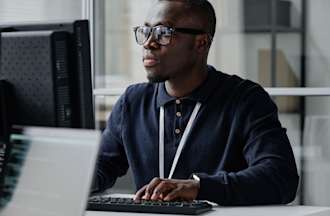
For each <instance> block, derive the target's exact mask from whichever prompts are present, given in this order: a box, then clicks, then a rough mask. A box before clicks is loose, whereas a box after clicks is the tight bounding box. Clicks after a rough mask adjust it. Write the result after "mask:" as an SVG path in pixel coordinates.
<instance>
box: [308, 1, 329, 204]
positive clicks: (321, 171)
mask: <svg viewBox="0 0 330 216" xmlns="http://www.w3.org/2000/svg"><path fill="white" fill-rule="evenodd" d="M329 9H330V1H329V0H313V1H311V0H310V1H309V5H308V20H307V24H308V35H307V73H306V79H307V85H308V86H313V87H329V86H330V45H329V43H330V42H329V38H330V28H329V27H328V24H327V20H329V19H330V14H329ZM315 104H317V106H315ZM306 111H307V116H308V117H307V119H306V125H305V128H306V129H305V131H306V134H305V141H306V143H305V146H306V148H305V166H306V169H305V170H306V173H305V189H306V197H305V198H306V204H309V205H327V206H329V205H330V197H329V193H330V183H329V179H330V167H329V163H330V142H329V138H330V137H329V132H330V118H329V115H330V102H329V97H323V98H315V97H310V98H307V100H306Z"/></svg>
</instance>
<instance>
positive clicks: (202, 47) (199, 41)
mask: <svg viewBox="0 0 330 216" xmlns="http://www.w3.org/2000/svg"><path fill="white" fill-rule="evenodd" d="M209 44H210V41H209V37H208V36H207V34H202V35H197V36H196V48H197V50H198V51H199V52H205V51H207V50H208V49H209V48H210V46H209Z"/></svg>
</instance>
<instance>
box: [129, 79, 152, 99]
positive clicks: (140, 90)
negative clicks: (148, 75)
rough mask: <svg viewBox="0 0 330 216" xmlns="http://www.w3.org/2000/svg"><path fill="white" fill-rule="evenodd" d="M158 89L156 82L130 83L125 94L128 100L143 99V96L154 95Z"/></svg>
mask: <svg viewBox="0 0 330 216" xmlns="http://www.w3.org/2000/svg"><path fill="white" fill-rule="evenodd" d="M156 89H157V84H156V83H147V82H145V83H136V84H132V85H129V86H128V87H127V88H126V91H125V93H124V95H125V98H126V100H128V101H134V100H141V99H142V98H145V97H150V96H152V95H153V94H154V92H155V90H156Z"/></svg>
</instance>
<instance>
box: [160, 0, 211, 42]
mask: <svg viewBox="0 0 330 216" xmlns="http://www.w3.org/2000/svg"><path fill="white" fill-rule="evenodd" d="M158 1H176V2H182V3H184V4H185V5H186V6H187V8H189V10H190V11H192V12H193V13H196V14H198V15H201V16H202V17H203V18H205V19H206V21H207V23H208V26H207V28H208V29H207V31H208V33H209V34H210V35H211V36H212V38H213V37H214V34H215V30H216V24H217V18H216V15H215V10H214V7H213V6H212V4H211V3H210V2H209V1H208V0H158Z"/></svg>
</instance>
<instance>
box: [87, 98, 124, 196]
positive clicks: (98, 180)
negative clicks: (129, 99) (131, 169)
mask: <svg viewBox="0 0 330 216" xmlns="http://www.w3.org/2000/svg"><path fill="white" fill-rule="evenodd" d="M124 99H125V94H124V95H123V96H121V97H120V99H119V100H118V101H117V103H116V104H115V106H114V107H113V109H112V112H111V115H110V117H109V119H108V121H107V126H106V128H105V130H104V131H103V134H102V140H101V149H100V153H99V157H98V161H97V169H96V173H95V178H94V184H93V191H102V190H105V189H106V188H109V187H112V186H113V185H114V183H115V181H116V179H117V177H120V176H123V175H125V174H126V172H127V170H128V162H127V157H126V154H125V150H124V147H123V142H122V127H123V106H124Z"/></svg>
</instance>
